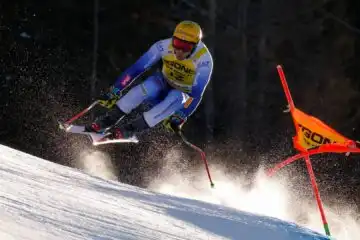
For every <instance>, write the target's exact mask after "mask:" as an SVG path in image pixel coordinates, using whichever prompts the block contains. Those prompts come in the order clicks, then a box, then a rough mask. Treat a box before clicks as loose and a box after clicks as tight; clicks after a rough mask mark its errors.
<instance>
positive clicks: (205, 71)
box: [174, 56, 213, 122]
mask: <svg viewBox="0 0 360 240" xmlns="http://www.w3.org/2000/svg"><path fill="white" fill-rule="evenodd" d="M212 70H213V62H212V59H211V56H208V57H207V58H205V61H203V62H200V63H199V65H198V68H197V70H196V75H195V80H194V83H193V86H192V89H191V92H190V93H188V94H189V96H190V97H191V98H192V102H191V103H190V105H189V106H187V107H186V106H185V107H184V108H182V109H181V110H179V111H177V112H176V113H175V114H174V116H175V117H179V118H180V121H181V122H185V121H186V120H187V118H188V117H190V116H191V115H192V114H193V113H194V112H195V110H196V109H197V107H198V106H199V104H200V102H201V100H202V97H203V94H204V92H205V90H206V87H207V85H208V83H209V82H210V79H211V75H212Z"/></svg>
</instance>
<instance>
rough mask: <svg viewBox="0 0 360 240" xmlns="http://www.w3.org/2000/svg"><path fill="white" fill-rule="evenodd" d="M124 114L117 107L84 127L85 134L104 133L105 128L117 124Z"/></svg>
mask: <svg viewBox="0 0 360 240" xmlns="http://www.w3.org/2000/svg"><path fill="white" fill-rule="evenodd" d="M125 115H126V114H125V113H124V112H123V111H121V110H120V109H119V108H118V107H117V106H115V107H114V108H112V109H111V110H109V111H108V112H106V113H105V114H104V115H101V116H99V117H97V118H96V119H95V121H94V122H93V123H91V124H89V125H85V131H86V132H96V133H101V132H104V131H105V130H106V129H107V128H109V127H112V126H113V125H115V124H116V123H117V122H119V121H120V120H121V119H122V118H123V117H124V116H125Z"/></svg>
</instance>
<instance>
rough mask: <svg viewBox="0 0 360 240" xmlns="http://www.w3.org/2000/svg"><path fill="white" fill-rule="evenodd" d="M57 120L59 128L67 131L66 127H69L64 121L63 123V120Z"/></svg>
mask: <svg viewBox="0 0 360 240" xmlns="http://www.w3.org/2000/svg"><path fill="white" fill-rule="evenodd" d="M57 122H58V124H59V128H60V129H61V130H64V131H67V130H68V129H69V127H70V126H69V125H67V124H66V123H63V122H60V121H57Z"/></svg>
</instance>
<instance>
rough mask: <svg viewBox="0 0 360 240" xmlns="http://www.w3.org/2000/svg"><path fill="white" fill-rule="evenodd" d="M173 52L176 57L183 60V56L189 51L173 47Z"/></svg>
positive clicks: (186, 55)
mask: <svg viewBox="0 0 360 240" xmlns="http://www.w3.org/2000/svg"><path fill="white" fill-rule="evenodd" d="M174 54H175V57H176V59H178V60H184V59H185V58H187V57H188V56H189V55H190V52H185V51H183V50H181V49H176V48H174Z"/></svg>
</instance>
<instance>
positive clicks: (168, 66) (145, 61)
mask: <svg viewBox="0 0 360 240" xmlns="http://www.w3.org/2000/svg"><path fill="white" fill-rule="evenodd" d="M160 59H161V60H162V63H163V65H162V71H161V72H157V73H154V74H152V75H151V76H149V77H148V78H147V79H146V80H145V81H144V82H142V83H141V84H139V85H137V86H135V87H134V88H132V89H131V90H130V91H129V92H128V93H127V94H126V95H124V96H123V97H122V98H121V99H120V100H119V101H118V102H117V103H116V104H117V106H118V107H119V108H120V109H121V110H122V111H123V112H125V113H130V112H131V111H132V110H133V109H135V108H136V107H137V106H139V105H140V104H141V103H143V102H144V101H147V102H150V103H153V107H152V108H151V109H150V110H149V111H146V112H144V113H143V114H144V119H145V121H146V123H147V124H148V125H149V126H150V127H153V126H155V125H156V124H158V123H159V122H161V121H162V120H164V119H166V118H167V117H169V116H171V115H174V116H176V117H177V118H178V119H180V120H181V121H186V120H187V118H188V117H189V116H190V115H191V114H192V113H193V112H194V111H195V110H196V108H197V106H198V105H199V103H200V101H201V99H202V96H203V93H204V91H205V89H206V86H207V84H208V82H209V81H210V78H211V74H212V70H213V60H212V56H211V54H210V52H209V50H208V48H207V47H206V46H205V44H204V43H203V42H200V43H199V44H198V45H197V47H196V49H195V50H194V51H193V53H192V54H191V56H190V57H188V58H187V59H184V60H177V59H176V57H175V55H174V52H173V47H172V44H171V38H168V39H164V40H160V41H158V42H156V43H155V44H153V45H152V46H151V47H150V49H149V50H148V51H147V52H146V53H145V54H143V55H142V56H141V57H140V58H139V59H138V60H137V61H136V62H135V63H134V64H133V65H132V66H130V67H129V68H128V69H126V70H125V71H124V72H123V73H122V74H121V75H120V76H119V77H118V78H117V80H116V82H115V84H114V87H115V88H116V89H117V90H118V91H121V90H122V89H124V88H126V87H127V86H128V85H129V84H131V82H132V81H133V80H134V79H135V78H136V77H138V76H139V75H140V74H142V73H143V72H145V71H146V70H147V69H148V68H150V67H151V66H153V65H154V64H156V63H157V62H158V61H159V60H160Z"/></svg>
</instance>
